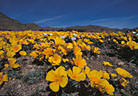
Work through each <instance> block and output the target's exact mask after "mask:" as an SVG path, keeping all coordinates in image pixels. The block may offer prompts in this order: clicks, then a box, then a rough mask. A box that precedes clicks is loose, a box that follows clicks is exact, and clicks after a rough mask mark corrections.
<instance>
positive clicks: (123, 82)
mask: <svg viewBox="0 0 138 96" xmlns="http://www.w3.org/2000/svg"><path fill="white" fill-rule="evenodd" d="M120 83H121V85H122V86H123V87H126V86H127V85H128V83H129V81H127V80H126V79H125V78H122V79H121V80H120Z"/></svg>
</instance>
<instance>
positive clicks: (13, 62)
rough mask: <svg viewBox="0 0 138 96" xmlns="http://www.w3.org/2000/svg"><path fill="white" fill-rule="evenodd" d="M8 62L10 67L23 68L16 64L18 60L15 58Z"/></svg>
mask: <svg viewBox="0 0 138 96" xmlns="http://www.w3.org/2000/svg"><path fill="white" fill-rule="evenodd" d="M8 61H9V65H10V66H11V67H12V68H18V67H21V65H20V64H18V63H16V59H15V58H8Z"/></svg>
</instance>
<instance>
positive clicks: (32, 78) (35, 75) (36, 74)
mask: <svg viewBox="0 0 138 96" xmlns="http://www.w3.org/2000/svg"><path fill="white" fill-rule="evenodd" d="M43 78H44V73H43V72H41V71H38V70H37V71H32V72H29V73H28V74H26V75H25V76H23V78H22V80H23V82H25V83H27V84H34V83H37V82H39V81H40V80H41V79H43Z"/></svg>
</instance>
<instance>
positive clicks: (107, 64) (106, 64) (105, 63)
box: [103, 61, 113, 67]
mask: <svg viewBox="0 0 138 96" xmlns="http://www.w3.org/2000/svg"><path fill="white" fill-rule="evenodd" d="M103 64H104V65H105V66H110V67H112V66H113V65H112V64H110V62H106V61H104V62H103Z"/></svg>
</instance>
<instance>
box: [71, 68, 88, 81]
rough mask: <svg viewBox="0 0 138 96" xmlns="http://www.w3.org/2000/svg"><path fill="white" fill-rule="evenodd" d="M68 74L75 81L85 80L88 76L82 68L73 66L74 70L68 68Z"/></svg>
mask: <svg viewBox="0 0 138 96" xmlns="http://www.w3.org/2000/svg"><path fill="white" fill-rule="evenodd" d="M68 76H69V77H70V78H71V79H72V80H75V81H84V80H85V78H86V76H85V73H84V72H82V70H81V68H79V67H76V66H73V68H72V71H71V69H69V70H68Z"/></svg>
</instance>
